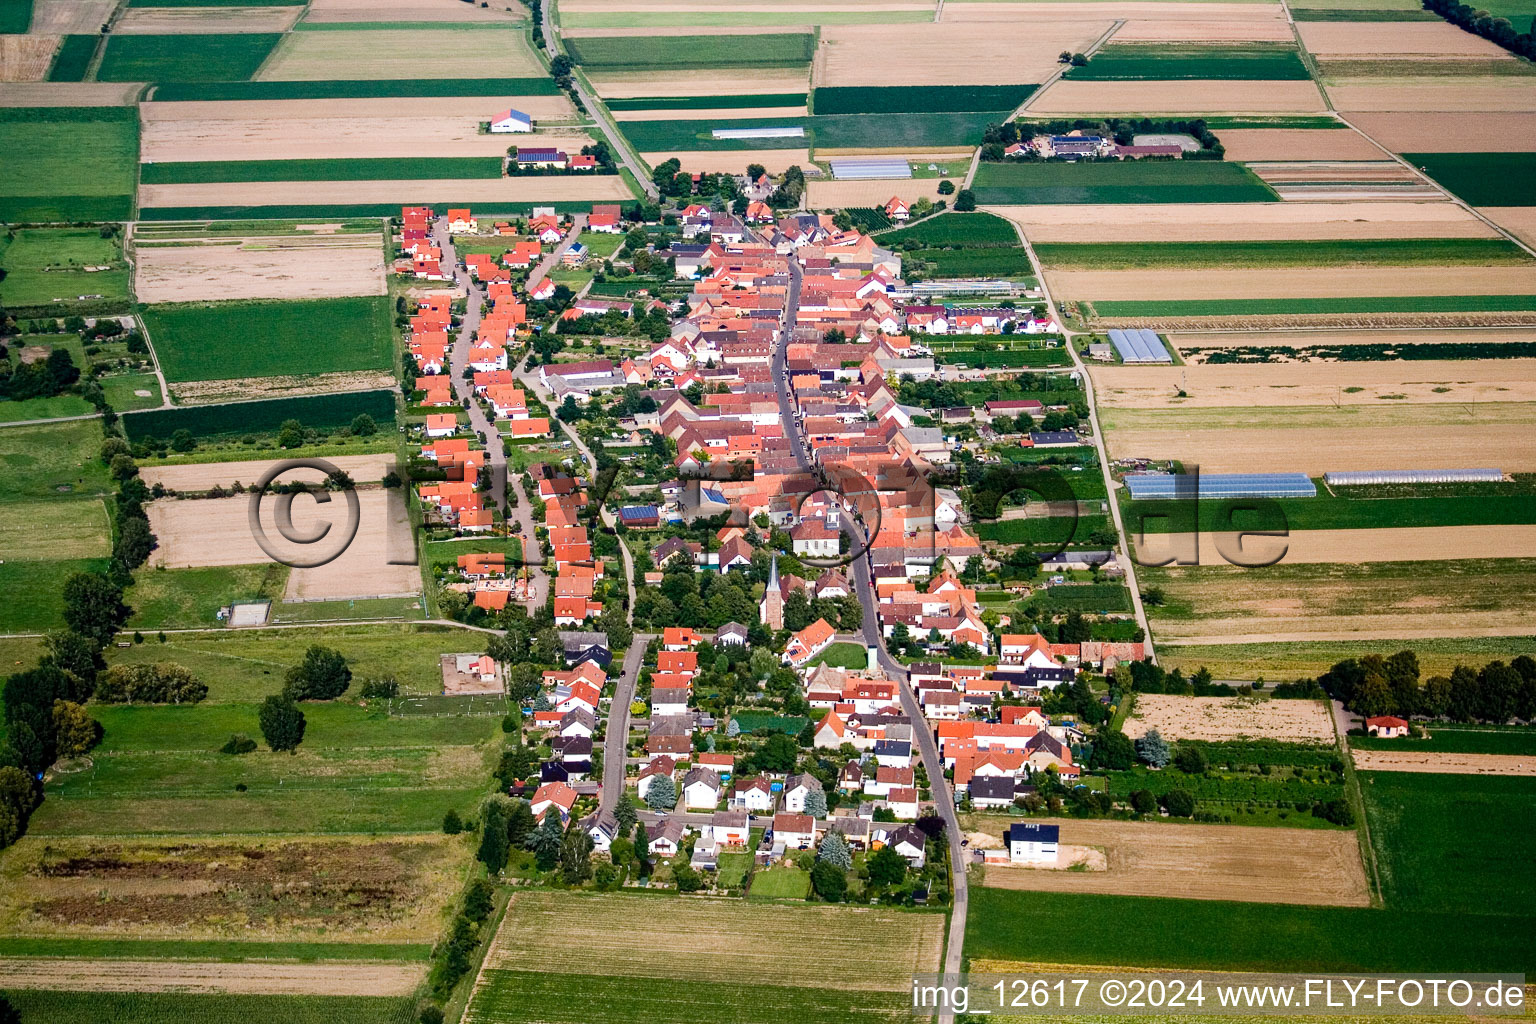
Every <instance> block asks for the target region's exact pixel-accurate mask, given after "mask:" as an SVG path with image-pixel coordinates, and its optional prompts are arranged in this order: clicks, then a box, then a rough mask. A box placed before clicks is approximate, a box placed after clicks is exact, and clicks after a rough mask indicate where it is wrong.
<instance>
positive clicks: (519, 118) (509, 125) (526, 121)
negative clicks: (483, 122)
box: [491, 109, 533, 135]
mask: <svg viewBox="0 0 1536 1024" xmlns="http://www.w3.org/2000/svg"><path fill="white" fill-rule="evenodd" d="M491 131H492V132H493V133H495V134H497V135H504V134H509V133H511V132H531V131H533V118H531V117H529V116H528V115H527V114H525V113H523V112H522V111H521V110H511V109H508V110H503V111H502V112H501V113H499V114H497V115H496V116H495V117H493V118H491Z"/></svg>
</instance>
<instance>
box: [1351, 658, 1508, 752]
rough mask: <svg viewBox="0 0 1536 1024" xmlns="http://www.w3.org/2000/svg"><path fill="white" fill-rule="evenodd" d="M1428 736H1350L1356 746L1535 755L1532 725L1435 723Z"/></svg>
mask: <svg viewBox="0 0 1536 1024" xmlns="http://www.w3.org/2000/svg"><path fill="white" fill-rule="evenodd" d="M1531 646H1532V647H1533V648H1536V644H1532V645H1531ZM1429 733H1430V735H1429V736H1428V737H1427V738H1425V739H1410V738H1407V737H1402V738H1400V739H1390V740H1389V739H1383V738H1381V737H1379V736H1351V737H1350V738H1349V745H1350V747H1351V748H1352V749H1355V750H1402V751H1420V750H1422V751H1425V752H1428V753H1436V754H1509V755H1513V756H1517V757H1531V756H1536V729H1533V728H1531V727H1530V726H1508V727H1492V726H1489V727H1478V726H1470V725H1444V724H1439V725H1434V726H1431V727H1430V728H1429Z"/></svg>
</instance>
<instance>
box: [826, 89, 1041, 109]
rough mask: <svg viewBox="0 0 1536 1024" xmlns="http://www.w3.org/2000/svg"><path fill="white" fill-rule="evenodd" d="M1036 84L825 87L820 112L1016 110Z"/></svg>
mask: <svg viewBox="0 0 1536 1024" xmlns="http://www.w3.org/2000/svg"><path fill="white" fill-rule="evenodd" d="M1034 90H1035V87H1034V86H1032V85H929V86H918V87H911V86H862V87H858V86H843V87H837V86H822V87H820V88H818V89H817V90H816V93H815V101H816V112H817V113H818V114H897V113H919V112H923V111H941V110H999V111H1009V110H1014V109H1016V108H1017V107H1018V105H1019V104H1020V103H1023V102H1024V101H1025V100H1026V99H1028V98H1029V95H1030V93H1032V92H1034Z"/></svg>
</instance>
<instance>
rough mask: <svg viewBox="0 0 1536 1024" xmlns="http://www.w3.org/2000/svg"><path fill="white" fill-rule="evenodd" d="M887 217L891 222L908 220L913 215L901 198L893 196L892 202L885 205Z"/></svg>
mask: <svg viewBox="0 0 1536 1024" xmlns="http://www.w3.org/2000/svg"><path fill="white" fill-rule="evenodd" d="M885 215H886V216H887V217H889V218H891V220H906V219H907V218H908V217H910V216H911V215H912V214H911V211H910V210H909V209H908V207H907V204H906V203H904V202H902V201H901V197H900V196H891V199H890V202H888V203H886V204H885Z"/></svg>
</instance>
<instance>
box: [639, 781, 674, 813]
mask: <svg viewBox="0 0 1536 1024" xmlns="http://www.w3.org/2000/svg"><path fill="white" fill-rule="evenodd" d="M645 806H647V807H649V808H650V809H651V810H653V811H670V810H671V809H672V808H674V807H676V806H677V783H676V782H673V781H672V776H670V775H658V776H656V777H655V778H654V779H652V780H651V784H650V786H648V787H647V788H646V790H645Z"/></svg>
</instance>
